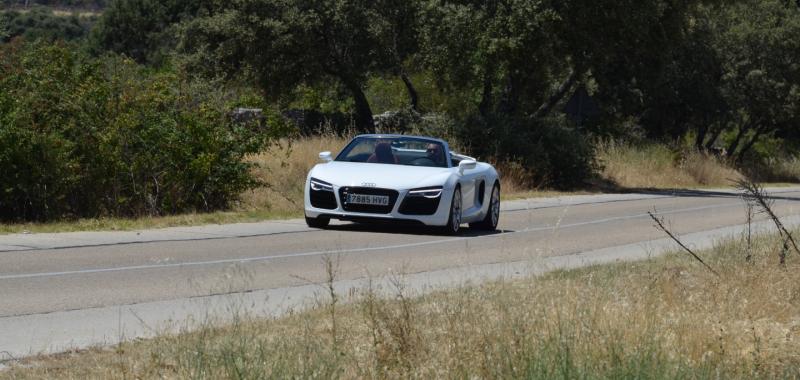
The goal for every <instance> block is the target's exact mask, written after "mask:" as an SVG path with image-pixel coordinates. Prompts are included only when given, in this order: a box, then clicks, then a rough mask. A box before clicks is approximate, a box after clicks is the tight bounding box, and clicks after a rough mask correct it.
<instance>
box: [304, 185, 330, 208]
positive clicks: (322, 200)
mask: <svg viewBox="0 0 800 380" xmlns="http://www.w3.org/2000/svg"><path fill="white" fill-rule="evenodd" d="M308 190H309V193H308V196H309V198H310V199H311V205H312V206H314V207H316V208H322V209H326V210H335V209H336V195H335V194H333V191H325V190H314V189H308Z"/></svg>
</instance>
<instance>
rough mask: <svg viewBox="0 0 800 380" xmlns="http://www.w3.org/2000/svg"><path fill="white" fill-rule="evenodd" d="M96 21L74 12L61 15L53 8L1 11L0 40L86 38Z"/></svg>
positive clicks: (69, 39) (68, 39)
mask: <svg viewBox="0 0 800 380" xmlns="http://www.w3.org/2000/svg"><path fill="white" fill-rule="evenodd" d="M93 22H94V19H93V18H90V17H79V16H78V15H77V14H75V13H73V14H71V15H69V16H61V15H56V14H54V13H53V11H52V10H51V9H47V8H42V7H36V8H33V9H31V10H29V11H25V12H19V11H7V12H2V13H0V25H3V26H4V27H3V26H0V41H3V42H4V41H8V40H9V39H11V38H13V37H18V36H21V37H24V38H26V39H29V40H34V39H39V38H41V39H45V40H48V41H55V40H65V41H73V40H79V39H81V38H84V37H85V36H86V35H87V34H88V33H89V30H90V28H91V26H92V23H93Z"/></svg>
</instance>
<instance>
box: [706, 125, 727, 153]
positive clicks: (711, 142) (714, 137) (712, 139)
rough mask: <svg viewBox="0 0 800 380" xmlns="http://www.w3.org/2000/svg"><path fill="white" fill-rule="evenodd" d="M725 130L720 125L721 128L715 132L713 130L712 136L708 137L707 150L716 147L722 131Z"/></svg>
mask: <svg viewBox="0 0 800 380" xmlns="http://www.w3.org/2000/svg"><path fill="white" fill-rule="evenodd" d="M724 130H725V128H724V127H722V126H720V127H719V128H716V129H714V131H713V132H711V137H710V138H709V139H708V141H706V142H705V146H706V150H711V148H713V147H714V143H715V142H717V139H718V138H719V135H721V134H722V131H724Z"/></svg>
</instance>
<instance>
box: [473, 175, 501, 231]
mask: <svg viewBox="0 0 800 380" xmlns="http://www.w3.org/2000/svg"><path fill="white" fill-rule="evenodd" d="M499 221H500V186H499V185H498V184H496V183H495V184H494V187H492V195H491V197H490V198H489V209H488V210H487V211H486V216H485V217H484V218H483V220H481V221H480V222H477V223H470V225H469V227H470V228H475V229H479V230H484V231H495V230H497V222H499Z"/></svg>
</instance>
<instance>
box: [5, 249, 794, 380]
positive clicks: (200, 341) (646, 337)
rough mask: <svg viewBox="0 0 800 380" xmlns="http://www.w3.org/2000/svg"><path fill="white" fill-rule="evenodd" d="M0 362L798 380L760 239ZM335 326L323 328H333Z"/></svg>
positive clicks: (771, 253) (216, 371)
mask: <svg viewBox="0 0 800 380" xmlns="http://www.w3.org/2000/svg"><path fill="white" fill-rule="evenodd" d="M741 247H742V245H741V244H738V242H729V243H727V244H724V245H722V246H719V247H717V248H715V249H714V250H712V251H706V252H702V253H701V255H702V256H703V257H704V258H705V259H706V260H707V261H708V262H709V264H710V265H711V266H713V267H714V268H715V269H716V270H717V271H718V272H719V273H720V275H721V276H720V277H716V276H713V275H711V274H710V273H709V272H708V271H706V270H705V269H703V268H701V267H700V266H699V265H697V263H695V262H693V261H691V260H690V259H689V258H687V257H686V256H679V255H671V256H667V257H664V258H660V259H656V260H651V261H647V262H638V263H628V264H616V265H608V266H599V267H593V268H587V269H582V270H577V271H562V272H556V273H551V274H548V275H545V276H542V277H539V278H533V279H528V280H520V281H513V282H502V281H501V282H495V283H492V284H488V285H484V286H480V287H475V286H464V287H462V288H459V289H456V290H452V291H446V292H438V293H434V294H429V295H424V296H420V297H413V295H411V294H409V293H408V292H407V291H405V290H404V289H403V287H402V282H398V285H399V287H397V288H396V289H393V290H392V293H393V294H394V297H391V298H390V299H386V298H383V297H379V296H377V295H376V294H377V293H375V292H373V291H371V290H370V289H364V290H363V292H362V298H361V300H360V301H357V302H355V303H353V304H349V305H336V307H335V309H334V308H331V307H330V305H321V306H319V307H318V308H316V309H313V310H311V311H308V312H302V313H298V314H295V315H290V316H288V317H285V318H281V319H276V320H249V319H242V320H240V321H239V322H237V323H234V324H233V325H230V326H228V327H225V328H211V327H209V328H205V329H202V330H200V331H197V332H193V333H187V334H181V335H175V336H164V337H161V338H157V339H154V340H145V341H140V342H135V343H125V344H122V345H120V346H118V347H114V348H110V349H95V350H90V351H88V352H83V353H77V354H76V353H73V354H65V355H59V356H54V357H46V358H39V359H29V360H24V361H22V362H19V363H9V364H10V365H11V368H10V369H8V370H6V371H4V372H0V378H21V379H25V378H42V377H45V378H46V377H51V378H52V377H58V378H67V379H86V378H89V379H95V378H97V379H100V378H103V379H106V378H213V379H217V378H266V377H279V378H326V379H327V378H543V379H549V378H556V377H557V378H676V377H685V378H776V377H777V378H786V377H798V376H800V281H799V280H800V257H798V256H793V257H790V260H789V263H788V264H787V266H786V267H784V268H782V267H780V266H779V265H777V252H778V251H779V249H780V248H779V247H780V241H778V240H777V239H775V238H774V237H770V238H759V239H757V241H756V244H755V252H753V254H754V255H753V260H751V262H750V263H749V264H748V263H745V260H744V257H745V252H743V249H742V248H741ZM334 321H335V324H336V328H335V330H332V323H333V322H334Z"/></svg>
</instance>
